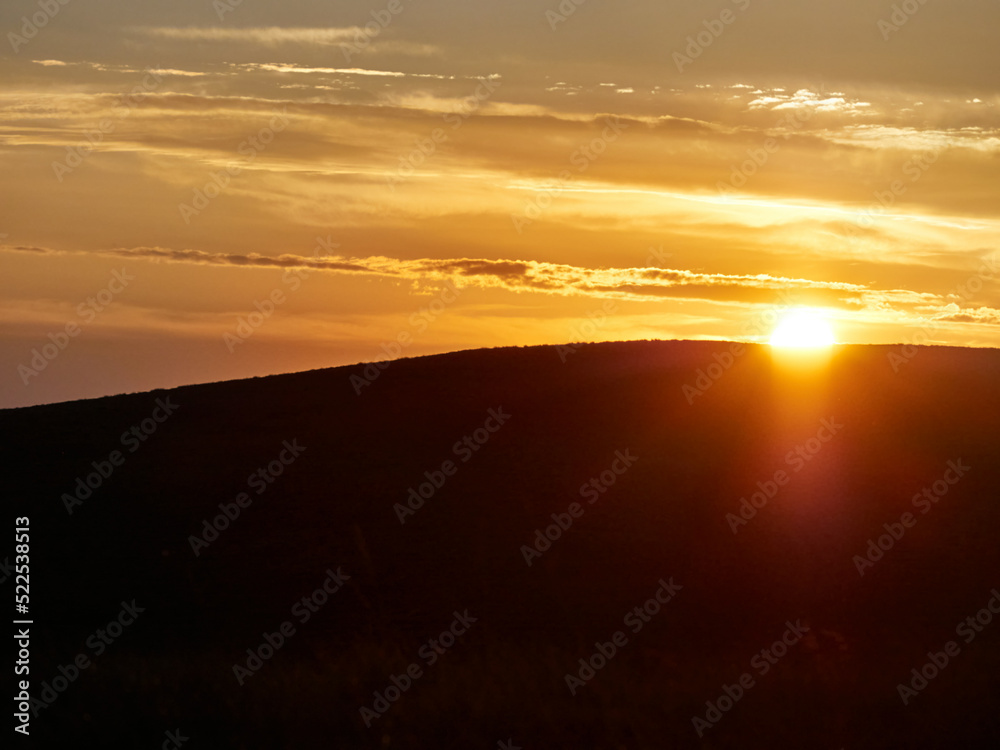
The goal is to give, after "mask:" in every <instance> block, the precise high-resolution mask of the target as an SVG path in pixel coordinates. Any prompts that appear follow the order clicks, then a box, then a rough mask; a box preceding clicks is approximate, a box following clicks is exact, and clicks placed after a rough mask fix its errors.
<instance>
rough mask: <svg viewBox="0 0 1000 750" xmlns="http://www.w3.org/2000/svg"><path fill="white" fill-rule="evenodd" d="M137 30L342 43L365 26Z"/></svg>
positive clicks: (167, 35)
mask: <svg viewBox="0 0 1000 750" xmlns="http://www.w3.org/2000/svg"><path fill="white" fill-rule="evenodd" d="M134 31H135V32H137V33H139V34H142V35H144V36H152V37H157V38H160V39H180V40H184V41H197V42H202V41H209V42H230V41H234V42H255V43H257V44H265V45H268V46H275V45H278V44H323V45H327V44H339V43H341V42H348V41H351V40H353V39H354V37H355V36H356V35H358V34H364V30H363V29H361V28H360V27H358V26H346V27H329V28H307V27H281V26H265V27H257V28H238V29H231V28H221V27H218V26H211V27H198V26H186V27H175V26H157V27H148V26H147V27H139V28H136V29H134Z"/></svg>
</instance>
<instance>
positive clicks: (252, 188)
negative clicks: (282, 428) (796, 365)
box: [0, 0, 1000, 407]
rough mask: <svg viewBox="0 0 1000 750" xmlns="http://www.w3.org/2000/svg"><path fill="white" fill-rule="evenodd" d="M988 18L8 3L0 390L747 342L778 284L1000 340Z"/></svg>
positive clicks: (523, 5) (994, 92) (48, 395)
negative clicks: (508, 351) (639, 343)
mask: <svg viewBox="0 0 1000 750" xmlns="http://www.w3.org/2000/svg"><path fill="white" fill-rule="evenodd" d="M577 3H579V4H577ZM514 6H516V7H514ZM997 28H1000V6H998V5H997V3H996V2H992V1H990V2H987V1H986V0H947V1H946V0H925V2H923V3H921V2H919V1H918V0H907V2H904V3H901V4H900V3H895V2H883V1H882V0H878V1H876V2H872V0H863V1H862V0H842V2H838V3H826V2H822V3H821V2H813V1H811V0H708V1H700V0H679V1H678V2H670V3H663V2H652V1H651V0H632V1H631V2H625V3H611V2H607V1H606V0H584V1H583V2H580V0H576V2H573V0H564V2H562V3H560V2H555V1H552V2H545V1H541V0H539V1H537V2H536V1H534V0H528V1H526V2H520V3H495V2H491V3H487V2H482V1H481V0H462V2H459V1H458V0H419V2H416V1H414V2H407V1H406V0H388V1H385V2H383V1H381V0H376V2H373V3H371V4H369V3H367V2H348V3H337V4H331V3H320V2H315V1H312V0H299V1H298V2H280V3H279V2H276V1H272V0H256V2H254V1H253V0H243V2H240V3H237V0H215V2H212V1H211V0H198V1H197V2H181V3H178V2H176V0H173V1H171V2H167V1H166V0H163V1H160V0H153V1H148V2H143V3H133V2H125V0H107V1H105V2H97V1H96V0H93V1H92V0H66V2H65V4H63V3H62V1H61V0H50V1H49V0H41V1H40V2H39V1H38V0H35V2H28V1H26V0H11V1H10V2H7V3H5V4H4V7H3V9H2V10H0V31H2V32H3V36H4V39H2V40H0V76H2V80H3V82H4V85H3V87H2V89H0V174H2V180H0V269H2V272H0V331H2V336H0V339H2V341H0V383H2V390H3V396H2V398H0V407H4V406H17V405H27V404H36V403H45V402H52V401H61V400H67V399H73V398H80V397H88V396H99V395H104V394H108V393H118V392H123V391H136V390H145V389H149V388H154V387H168V386H174V385H179V384H183V383H195V382H206V381H215V380H223V379H230V378H238V377H248V376H251V375H261V374H269V373H277V372H288V371H296V370H303V369H311V368H316V367H324V366H333V365H343V364H350V363H354V362H363V361H373V360H380V359H386V358H392V357H394V356H412V355H420V354H427V353H433V352H442V351H452V350H456V349H467V348H475V347H481V346H502V345H525V344H543V343H549V344H555V343H565V342H570V341H579V340H581V339H582V340H610V339H644V338H658V339H659V338H663V339H673V338H683V339H738V340H745V341H764V340H766V339H767V337H768V334H769V332H770V328H771V327H773V326H772V325H771V323H770V321H773V319H774V317H775V315H776V314H777V313H778V312H780V311H781V310H783V309H785V308H787V307H789V306H793V305H794V306H798V305H808V306H812V307H815V308H818V309H820V310H821V311H822V313H823V315H824V316H825V317H826V318H827V319H828V320H829V322H830V324H831V327H832V328H833V330H834V332H835V335H836V338H837V340H838V341H840V342H843V343H890V342H906V341H912V340H914V337H917V340H918V341H922V342H923V341H926V342H927V343H942V344H951V345H960V346H1000V284H998V281H997V279H998V278H1000V217H998V212H997V205H998V204H997V197H998V191H997V184H998V177H1000V159H998V154H1000V117H998V104H1000V96H998V92H1000V80H998V78H997V71H998V70H1000V46H998V45H997V44H996V41H995V34H996V29H997ZM260 310H263V311H264V312H260ZM265 313H269V314H267V315H265ZM251 316H252V317H251ZM241 320H242V321H245V322H244V323H243V324H242V325H241V323H240V321H241ZM252 324H256V325H252ZM399 341H402V342H403V343H397V344H395V345H393V344H391V343H390V342H399ZM46 347H48V348H47V350H46ZM43 350H45V351H43ZM49 355H52V356H49ZM39 356H41V359H39ZM33 360H34V365H33V364H32V362H33ZM43 364H44V367H41V366H40V365H43Z"/></svg>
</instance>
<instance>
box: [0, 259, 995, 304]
mask: <svg viewBox="0 0 1000 750" xmlns="http://www.w3.org/2000/svg"><path fill="white" fill-rule="evenodd" d="M0 249H3V250H6V251H12V252H32V253H48V254H53V255H58V254H64V253H66V252H67V251H62V250H52V249H46V248H38V247H25V246H7V247H2V248H0ZM73 252H74V254H75V251H73ZM90 254H96V255H102V256H109V257H118V258H133V259H146V260H152V261H165V262H169V263H186V264H197V265H212V266H229V267H234V268H282V269H287V268H309V269H314V270H318V271H326V272H332V273H340V274H359V275H369V276H380V277H384V278H393V279H398V280H400V281H407V282H414V283H417V284H418V285H419V284H423V283H434V282H438V281H444V280H450V281H452V282H453V283H455V284H456V285H458V286H476V287H481V288H499V289H506V290H508V291H512V292H540V293H546V294H555V295H562V296H587V297H595V298H614V299H631V300H636V301H641V300H645V301H650V300H656V299H688V300H701V301H707V302H717V303H733V304H773V303H775V302H776V301H778V300H779V299H780V298H781V296H782V295H781V293H784V294H791V295H793V296H796V297H797V298H801V300H802V302H803V303H808V304H818V305H827V306H830V307H835V308H840V309H842V310H845V311H848V310H850V311H855V312H856V311H862V310H867V311H869V312H879V313H886V312H891V311H893V310H896V311H901V310H903V309H908V310H914V311H915V310H917V309H918V308H919V309H920V310H921V311H923V314H926V315H930V316H934V317H940V319H942V320H950V321H955V322H977V323H1000V317H997V316H998V315H1000V311H996V310H993V309H992V308H985V307H983V308H979V309H970V310H963V309H961V308H959V307H958V306H957V305H955V304H954V303H953V302H948V301H946V300H945V299H944V298H943V297H941V296H940V295H936V294H931V293H927V292H916V291H911V290H907V289H875V288H872V287H870V286H865V285H861V284H852V283H845V282H836V281H816V280H813V279H805V278H792V277H787V276H774V275H770V274H753V275H750V274H721V273H699V272H695V271H688V270H684V269H668V268H644V267H635V268H588V267H583V266H574V265H568V264H561V263H547V262H542V261H535V260H509V259H488V258H414V259H403V258H392V257H387V256H381V255H379V256H368V257H363V258H356V257H350V256H344V255H326V256H317V257H309V256H302V255H293V254H282V255H274V256H271V255H262V254H259V253H209V252H205V251H202V250H184V249H180V250H178V249H171V248H160V247H136V248H116V249H107V250H100V251H97V252H96V253H90ZM963 316H964V317H963Z"/></svg>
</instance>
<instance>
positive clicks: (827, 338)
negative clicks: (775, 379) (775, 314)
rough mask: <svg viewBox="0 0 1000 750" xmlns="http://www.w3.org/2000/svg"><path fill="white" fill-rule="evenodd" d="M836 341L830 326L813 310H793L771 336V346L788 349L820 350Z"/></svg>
mask: <svg viewBox="0 0 1000 750" xmlns="http://www.w3.org/2000/svg"><path fill="white" fill-rule="evenodd" d="M835 343H836V341H835V340H834V338H833V331H832V330H831V329H830V324H829V323H827V322H826V319H825V318H823V317H822V316H821V315H820V314H818V313H817V312H815V311H813V310H793V311H792V312H790V313H788V314H787V315H786V316H785V317H784V318H783V319H782V320H781V322H780V323H779V324H778V327H777V328H775V329H774V333H772V334H771V340H770V344H771V346H776V347H781V348H787V349H819V348H825V347H828V346H832V345H833V344H835Z"/></svg>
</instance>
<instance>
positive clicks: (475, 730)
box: [0, 342, 1000, 750]
mask: <svg viewBox="0 0 1000 750" xmlns="http://www.w3.org/2000/svg"><path fill="white" fill-rule="evenodd" d="M728 350H729V345H728V344H722V343H692V342H657V343H648V342H637V343H626V344H601V345H589V346H585V347H581V348H579V349H578V350H577V351H575V352H574V353H572V354H569V355H568V356H567V355H566V353H565V351H564V352H563V354H564V357H563V358H565V360H566V361H565V362H563V361H561V357H560V355H559V352H558V350H557V349H556V348H554V347H538V348H525V349H500V350H489V351H476V352H465V353H457V354H451V355H445V356H439V357H430V358H423V359H417V360H400V361H397V362H394V363H392V364H391V365H390V366H389V367H388V368H387V369H386V370H385V371H383V372H381V374H380V375H379V376H378V378H377V379H376V380H375V381H374V382H373V383H372V384H371V385H370V386H367V387H364V388H363V389H362V392H361V394H360V395H357V394H356V393H355V388H354V387H353V386H352V384H351V382H350V381H349V378H350V376H351V375H357V374H360V373H361V369H360V368H339V369H334V370H324V371H315V372H309V373H301V374H296V375H286V376H278V377H271V378H262V379H254V380H247V381H238V382H230V383H220V384H213V385H204V386H194V387H188V388H179V389H175V390H172V391H159V392H155V393H148V394H137V395H129V396H118V397H114V398H105V399H97V400H91V401H83V402H75V403H68V404H59V405H55V406H46V407H36V408H31V409H19V410H10V411H3V412H0V430H2V435H3V440H4V443H5V444H4V445H3V456H4V457H5V458H6V459H7V461H8V464H7V470H6V472H5V477H4V479H5V485H6V489H7V493H8V496H9V497H10V504H11V506H12V507H11V517H10V518H11V523H12V524H13V523H14V522H15V519H16V518H17V517H27V518H28V519H29V524H28V526H29V528H30V565H31V588H30V605H29V606H30V613H29V615H27V616H29V617H30V618H31V619H32V620H33V624H32V625H31V628H30V633H31V637H30V641H31V646H30V649H31V656H30V679H31V688H30V692H31V696H32V698H33V699H34V705H33V710H32V711H31V714H32V716H31V721H30V733H31V734H30V736H31V744H32V746H35V747H65V746H67V744H68V743H69V742H74V743H77V744H79V745H80V746H92V747H98V746H101V747H129V748H139V747H171V746H175V747H176V746H180V747H184V748H197V747H206V748H264V747H267V748H272V747H273V748H282V747H287V748H312V747H317V748H318V747H323V748H327V747H332V748H375V747H379V748H386V747H389V748H394V747H399V748H424V747H456V748H497V747H521V748H525V750H529V749H532V748H561V747H566V748H584V747H586V748H609V749H610V748H615V749H617V748H665V747H682V748H686V747H703V748H728V747H732V748H758V747H759V748H765V747H766V748H773V747H809V748H831V750H836V749H837V748H884V747H901V748H903V747H905V748H940V747H963V748H980V747H982V748H995V747H997V746H998V742H1000V544H998V540H1000V502H998V501H1000V460H998V453H1000V434H998V417H1000V387H998V386H1000V352H997V351H987V350H960V349H938V348H929V349H923V350H920V351H919V353H918V354H917V356H915V357H913V358H912V359H911V360H909V361H907V362H905V363H902V364H899V363H898V361H897V368H896V369H898V372H894V368H893V366H892V365H891V364H890V361H889V360H888V359H887V353H889V352H898V351H899V350H898V348H888V347H848V348H843V349H841V350H839V351H838V352H837V354H836V355H835V357H834V359H833V360H832V361H831V362H830V364H829V365H828V366H827V367H826V368H824V369H822V370H817V371H814V372H812V373H810V374H803V373H798V374H795V373H793V372H792V371H790V370H787V369H784V368H781V367H779V366H777V365H776V364H775V363H774V362H772V360H771V358H770V354H769V352H768V350H767V349H765V348H751V349H749V350H748V352H747V353H745V354H743V355H742V356H737V357H733V358H731V366H729V367H728V368H726V369H722V365H719V367H715V368H713V369H712V370H711V371H709V372H710V373H711V374H712V375H718V377H716V378H713V377H710V376H709V374H708V372H706V377H703V378H702V379H701V381H700V383H699V382H697V378H698V374H699V373H698V371H699V370H702V371H708V368H709V366H710V365H712V364H713V363H716V362H721V363H722V364H729V362H730V358H729V357H727V356H726V354H725V352H727V351H728ZM706 384H707V385H709V387H708V388H704V386H705V385H706ZM685 385H689V386H692V387H697V388H699V390H700V391H702V392H701V393H695V392H693V391H692V390H691V389H688V390H686V391H685V390H684V388H683V386H685ZM144 420H145V421H144ZM133 427H135V432H132V433H130V432H129V431H130V430H132V428H133ZM123 433H124V434H123ZM116 452H117V453H116ZM102 474H106V475H107V476H102ZM88 475H89V476H88ZM88 478H89V480H90V482H91V485H94V486H95V488H92V487H86V483H87V480H88ZM78 479H79V480H80V482H79V483H78V481H77V480H78ZM411 490H412V491H413V492H412V493H411ZM88 493H89V494H88ZM421 495H423V496H421ZM743 498H746V502H745V503H741V499H743ZM755 504H756V506H757V507H754V505H755ZM213 523H214V524H215V526H214V527H213V525H212V524H213ZM546 533H548V538H546V537H545V535H546ZM880 545H881V547H880ZM3 554H4V555H5V557H6V556H7V555H8V554H9V558H8V559H5V560H4V563H5V566H7V565H10V564H12V563H14V562H15V550H14V549H13V547H12V546H11V547H9V548H8V549H7V550H5V551H4V552H3ZM529 561H530V565H529V564H528V562H529ZM4 572H5V574H6V573H7V570H5V571H4ZM4 584H5V586H6V587H7V590H8V591H9V592H10V595H11V596H13V595H14V584H15V580H14V576H13V574H10V575H8V577H7V579H6V580H5V581H4ZM991 607H992V609H993V611H992V612H991V610H990V608H991ZM977 617H978V619H977ZM969 618H971V619H969ZM15 658H16V655H15ZM581 660H582V662H581ZM74 661H76V664H74ZM15 704H16V702H15ZM14 723H15V725H16V724H17V723H18V722H17V720H14ZM508 741H512V744H508Z"/></svg>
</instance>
